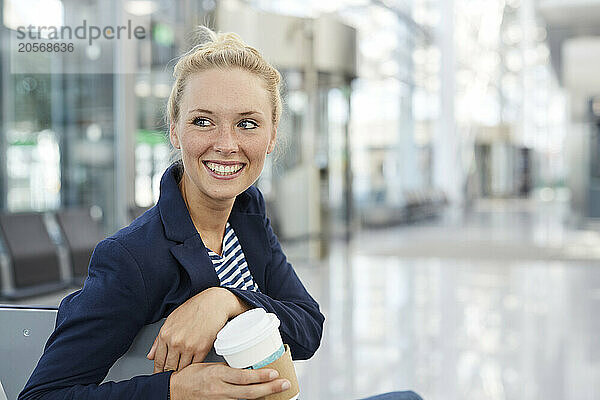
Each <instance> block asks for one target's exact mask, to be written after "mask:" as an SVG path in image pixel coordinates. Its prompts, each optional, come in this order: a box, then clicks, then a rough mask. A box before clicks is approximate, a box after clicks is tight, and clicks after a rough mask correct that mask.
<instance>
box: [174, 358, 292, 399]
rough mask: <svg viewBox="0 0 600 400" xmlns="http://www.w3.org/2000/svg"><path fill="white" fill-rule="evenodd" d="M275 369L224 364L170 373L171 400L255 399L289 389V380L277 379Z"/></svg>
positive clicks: (188, 368) (192, 366)
mask: <svg viewBox="0 0 600 400" xmlns="http://www.w3.org/2000/svg"><path fill="white" fill-rule="evenodd" d="M278 376H279V373H278V372H277V371H275V370H273V369H257V370H251V369H236V368H231V367H228V366H226V365H224V364H210V363H200V364H192V365H190V366H188V367H186V368H184V369H183V370H181V371H176V372H173V373H172V374H171V380H170V384H169V390H170V395H171V396H170V398H171V400H200V399H202V400H204V399H215V400H216V399H219V400H221V399H228V400H229V399H233V400H235V399H256V398H259V397H263V396H266V395H269V394H272V393H279V392H283V391H285V390H288V389H289V388H290V386H289V385H290V383H289V381H288V380H286V379H276V378H277V377H278Z"/></svg>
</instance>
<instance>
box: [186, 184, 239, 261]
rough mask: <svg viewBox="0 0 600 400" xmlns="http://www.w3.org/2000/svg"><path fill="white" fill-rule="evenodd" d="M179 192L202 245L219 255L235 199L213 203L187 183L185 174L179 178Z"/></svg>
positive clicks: (213, 201) (212, 200)
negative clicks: (202, 242)
mask: <svg viewBox="0 0 600 400" xmlns="http://www.w3.org/2000/svg"><path fill="white" fill-rule="evenodd" d="M179 190H180V191H181V195H182V196H183V201H184V202H185V205H186V206H187V209H188V211H189V213H190V217H191V218H192V222H193V223H194V226H195V227H196V230H197V231H198V233H199V234H200V237H201V238H202V240H203V241H204V244H205V245H206V246H207V247H208V248H210V249H211V250H213V251H214V252H216V253H219V254H220V253H221V242H222V240H223V235H224V233H225V226H226V225H227V220H228V219H229V214H230V213H231V209H232V208H233V203H234V202H235V199H231V200H230V201H215V200H214V199H210V198H208V196H206V195H205V194H203V193H200V192H199V191H198V190H197V189H196V188H195V187H194V185H193V184H190V183H189V182H188V181H187V177H186V175H185V173H184V174H183V176H182V177H181V181H180V183H179Z"/></svg>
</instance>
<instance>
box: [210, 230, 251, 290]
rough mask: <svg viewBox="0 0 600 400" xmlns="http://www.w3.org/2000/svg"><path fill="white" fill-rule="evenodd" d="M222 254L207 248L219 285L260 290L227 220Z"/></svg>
mask: <svg viewBox="0 0 600 400" xmlns="http://www.w3.org/2000/svg"><path fill="white" fill-rule="evenodd" d="M222 249H223V251H222V253H223V256H220V255H218V254H217V253H215V252H214V251H212V250H211V249H209V248H207V251H208V256H209V257H210V259H211V260H212V263H213V266H214V267H215V271H216V272H217V276H218V277H219V281H220V282H221V286H225V287H230V288H236V289H244V290H251V291H253V292H260V290H259V289H258V286H257V285H256V284H255V283H254V279H252V274H250V270H249V269H248V264H247V263H246V258H245V257H244V252H243V251H242V246H240V242H239V241H238V238H237V236H236V235H235V232H234V231H233V228H232V227H231V225H229V222H227V225H226V226H225V235H224V236H223V245H222Z"/></svg>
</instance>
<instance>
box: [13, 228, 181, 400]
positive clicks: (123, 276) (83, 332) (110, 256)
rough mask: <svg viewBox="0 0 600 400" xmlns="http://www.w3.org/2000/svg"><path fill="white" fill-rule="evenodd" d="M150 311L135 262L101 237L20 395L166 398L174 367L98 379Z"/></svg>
mask: <svg viewBox="0 0 600 400" xmlns="http://www.w3.org/2000/svg"><path fill="white" fill-rule="evenodd" d="M146 315H148V303H147V297H146V290H145V285H144V280H143V277H142V275H141V272H140V269H139V267H138V264H137V262H136V261H135V259H134V258H133V257H132V256H131V254H130V253H129V252H128V251H127V250H126V249H125V248H124V247H123V246H122V245H121V244H120V243H119V242H117V241H115V240H112V239H105V240H103V241H102V242H100V243H99V244H98V245H97V246H96V248H95V249H94V253H93V254H92V258H91V261H90V266H89V272H88V277H87V279H86V280H85V283H84V286H83V288H82V289H81V290H79V291H77V292H74V293H72V294H70V295H68V296H67V297H65V298H64V299H63V300H62V302H61V304H60V306H59V309H58V315H57V317H56V326H55V330H54V332H53V333H52V334H51V335H50V338H49V339H48V341H47V343H46V346H45V348H44V354H43V355H42V357H41V358H40V360H39V362H38V364H37V366H36V368H35V370H34V371H33V374H32V375H31V377H30V378H29V381H28V382H27V384H26V385H25V388H24V389H23V391H22V392H21V394H20V395H19V397H18V399H19V400H30V399H44V400H54V399H56V400H58V399H61V400H66V399H72V400H86V399H89V400H92V399H98V400H100V399H103V400H106V399H123V400H131V399H140V400H141V399H156V400H159V399H161V400H164V399H167V396H168V391H169V378H170V375H171V373H172V372H171V371H169V372H163V373H159V374H154V375H144V376H137V377H134V378H132V379H129V380H125V381H121V382H118V383H115V382H106V383H103V384H100V383H101V382H102V381H103V380H104V378H105V377H106V375H107V374H108V370H109V369H110V367H111V366H112V365H113V364H114V362H115V361H116V360H117V359H118V358H119V357H121V356H122V355H123V354H125V352H126V351H127V350H128V349H129V347H130V346H131V343H132V342H133V339H134V338H135V336H136V335H137V333H138V332H139V330H140V329H141V328H142V327H143V326H144V325H145V322H146V321H145V319H146Z"/></svg>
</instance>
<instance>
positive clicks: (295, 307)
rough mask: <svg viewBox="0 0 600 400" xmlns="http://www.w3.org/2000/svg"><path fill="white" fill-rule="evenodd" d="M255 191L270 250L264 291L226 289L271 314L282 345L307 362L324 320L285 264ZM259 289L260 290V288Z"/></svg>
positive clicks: (318, 339) (261, 201) (294, 357)
mask: <svg viewBox="0 0 600 400" xmlns="http://www.w3.org/2000/svg"><path fill="white" fill-rule="evenodd" d="M257 192H258V202H259V209H260V211H261V214H262V216H263V224H264V228H265V230H266V234H267V240H268V242H269V247H270V250H271V260H270V263H269V264H268V265H267V266H266V271H265V278H266V279H265V281H266V292H265V293H263V292H252V291H249V290H243V289H234V288H229V287H228V288H227V289H229V290H230V291H232V292H233V293H234V294H235V295H237V296H238V297H239V298H241V299H242V300H244V301H245V302H247V303H248V304H249V305H251V306H253V307H256V308H258V307H262V308H264V309H265V310H266V311H267V312H272V313H274V314H275V315H277V317H278V318H279V320H280V321H281V325H280V328H279V330H280V332H281V336H282V339H283V342H284V343H286V344H288V345H289V346H290V350H291V353H292V358H293V359H294V360H307V359H309V358H310V357H312V356H313V354H314V353H315V352H316V351H317V349H318V348H319V345H320V343H321V336H322V334H323V322H324V321H325V317H324V316H323V314H322V313H321V312H320V310H319V304H318V303H317V302H316V301H315V300H314V299H313V298H312V296H311V295H310V294H309V293H308V291H307V290H306V288H305V287H304V285H303V284H302V282H301V281H300V279H299V278H298V276H297V275H296V272H295V271H294V269H293V268H292V266H291V265H290V263H289V262H288V261H287V258H286V256H285V254H284V253H283V250H282V249H281V245H280V243H279V240H278V239H277V236H276V235H275V233H274V232H273V229H272V228H271V223H270V221H269V218H268V217H267V216H266V211H265V203H264V199H263V197H262V194H261V193H260V192H259V191H258V190H257ZM261 290H262V288H261Z"/></svg>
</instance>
